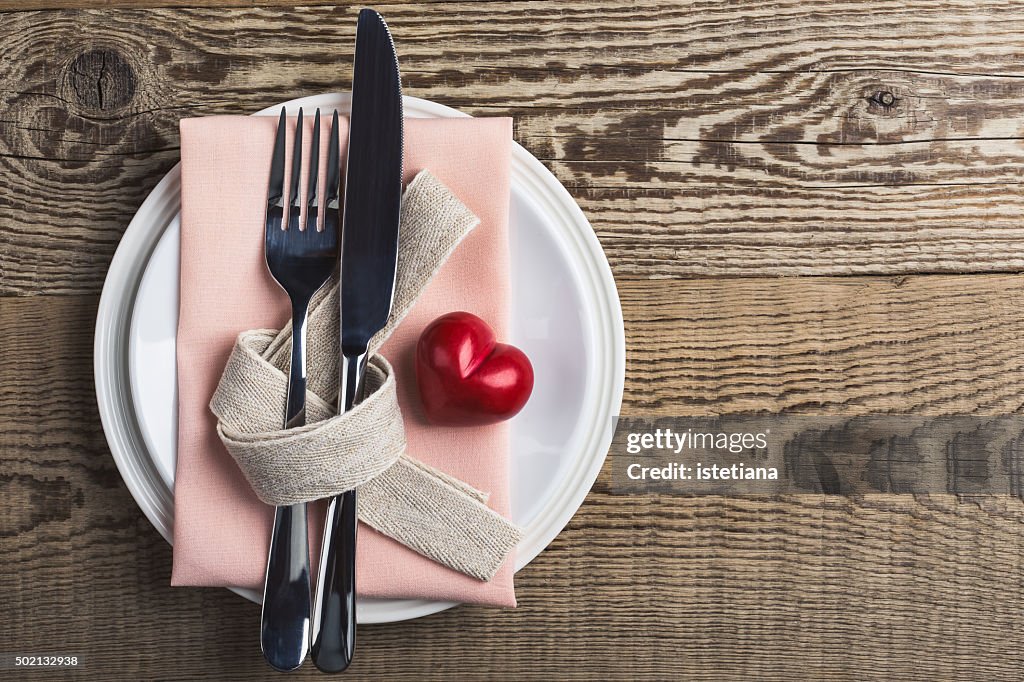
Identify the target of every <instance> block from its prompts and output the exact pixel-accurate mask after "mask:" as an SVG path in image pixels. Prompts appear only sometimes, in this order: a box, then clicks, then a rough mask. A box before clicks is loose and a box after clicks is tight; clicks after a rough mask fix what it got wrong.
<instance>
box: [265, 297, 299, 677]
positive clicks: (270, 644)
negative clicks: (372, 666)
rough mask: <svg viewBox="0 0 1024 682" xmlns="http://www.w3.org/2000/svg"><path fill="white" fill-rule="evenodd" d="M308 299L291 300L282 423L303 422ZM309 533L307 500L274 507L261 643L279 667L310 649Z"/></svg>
mask: <svg viewBox="0 0 1024 682" xmlns="http://www.w3.org/2000/svg"><path fill="white" fill-rule="evenodd" d="M308 310H309V301H308V300H302V299H293V300H292V357H291V370H290V372H289V376H288V400H287V407H286V409H285V428H288V429H291V428H295V427H296V426H302V425H303V424H305V423H306V318H307V313H308ZM309 585H310V579H309V534H308V530H307V517H306V505H305V504H295V505H291V506H282V507H277V509H276V510H275V511H274V528H273V530H272V531H271V534H270V549H269V551H268V554H267V574H266V581H265V582H264V585H263V612H262V614H261V617H260V644H261V645H262V647H263V657H264V658H266V659H267V662H268V663H270V665H272V666H273V667H274V668H276V669H277V670H282V671H288V670H295V669H296V668H298V667H299V666H301V665H302V662H303V661H304V660H305V658H306V654H307V653H308V651H309V614H310V596H309Z"/></svg>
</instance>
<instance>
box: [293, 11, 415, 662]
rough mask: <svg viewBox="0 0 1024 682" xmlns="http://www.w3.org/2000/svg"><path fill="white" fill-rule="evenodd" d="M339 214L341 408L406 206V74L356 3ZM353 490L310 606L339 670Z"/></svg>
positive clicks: (386, 298) (389, 283) (391, 287)
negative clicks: (404, 125)
mask: <svg viewBox="0 0 1024 682" xmlns="http://www.w3.org/2000/svg"><path fill="white" fill-rule="evenodd" d="M348 140H349V141H348V160H347V166H346V169H345V202H344V208H343V214H342V232H341V264H340V269H341V272H340V280H339V297H338V298H339V301H340V306H341V330H340V334H341V357H340V358H339V364H338V367H339V395H338V411H339V412H344V411H347V410H349V409H351V408H352V406H353V405H355V404H356V403H358V402H359V401H360V400H361V399H362V391H363V376H364V374H365V372H366V360H367V351H368V348H369V344H370V339H371V338H372V337H373V335H374V334H376V333H377V332H378V331H380V330H381V329H382V328H383V327H384V325H385V324H387V321H388V316H389V315H390V314H391V301H392V298H393V296H394V291H395V269H396V266H397V262H398V220H399V214H400V212H401V206H402V144H403V134H402V82H401V78H400V77H399V74H398V58H397V57H396V56H395V46H394V43H393V41H392V40H391V33H390V32H389V31H388V27H387V24H386V23H384V17H382V16H381V15H380V14H378V13H377V12H375V11H373V10H371V9H364V10H362V11H360V12H359V20H358V23H357V24H356V53H355V66H354V69H353V76H352V113H351V117H350V122H349V136H348ZM355 554H356V493H355V491H352V492H348V493H345V494H343V495H341V496H338V497H334V498H332V499H331V500H330V501H329V503H328V508H327V520H326V523H325V525H324V542H323V548H322V549H321V552H320V570H319V572H318V576H317V589H316V600H315V603H314V607H313V645H312V654H313V662H314V663H315V664H316V667H317V668H319V669H320V670H322V671H324V672H340V671H342V670H344V669H345V668H347V667H348V666H349V664H350V663H351V662H352V655H353V653H354V651H355V644H356V584H355Z"/></svg>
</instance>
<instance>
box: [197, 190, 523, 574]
mask: <svg viewBox="0 0 1024 682" xmlns="http://www.w3.org/2000/svg"><path fill="white" fill-rule="evenodd" d="M478 223H479V220H478V219H477V217H476V216H474V215H473V214H472V213H471V212H470V211H469V209H468V208H466V207H465V206H464V205H463V204H462V203H461V202H460V201H459V200H458V199H457V198H456V197H455V196H454V195H453V194H452V193H451V192H450V191H449V190H448V188H447V187H445V186H444V185H443V184H442V183H441V182H440V181H439V180H437V179H436V178H434V177H433V176H432V175H430V174H429V173H428V172H426V171H423V172H421V173H420V174H419V175H417V176H416V178H415V179H414V180H413V181H412V183H410V185H409V187H408V189H406V192H405V195H404V197H403V202H402V217H401V228H400V231H399V245H398V274H397V279H396V282H395V299H394V305H393V308H392V313H391V318H390V320H389V321H388V325H387V326H386V327H385V328H384V329H383V330H381V331H380V333H378V334H377V335H376V336H375V337H374V338H373V340H372V341H371V343H370V353H371V358H370V361H369V364H368V367H367V376H366V397H365V398H364V400H363V402H361V403H360V404H359V405H357V406H356V407H355V408H354V409H352V410H350V411H349V412H346V413H345V414H342V415H338V414H336V412H337V409H336V396H337V393H338V371H337V370H338V289H337V284H336V283H334V284H333V285H330V286H328V287H324V289H322V290H321V291H320V292H319V293H318V295H317V296H316V297H315V298H314V300H313V303H312V305H311V306H310V314H309V322H308V339H307V358H308V361H307V364H308V367H309V378H308V385H307V388H308V392H307V397H306V422H307V423H306V426H302V427H299V428H296V429H289V430H282V429H281V423H282V421H283V415H284V413H285V401H286V396H287V391H288V377H287V374H286V372H287V367H288V362H289V355H290V351H291V325H290V324H289V325H285V327H284V329H283V330H281V331H277V330H254V331H247V332H243V333H242V334H240V335H239V337H238V340H237V341H236V343H235V347H234V349H233V350H232V352H231V357H230V358H229V359H228V363H227V366H226V367H225V369H224V374H223V375H222V376H221V380H220V384H219V385H218V386H217V391H216V393H214V396H213V399H212V400H211V402H210V409H211V410H212V411H213V413H214V414H215V415H216V416H217V419H218V424H217V432H218V434H219V435H220V438H221V440H222V441H223V442H224V445H225V446H226V447H227V450H228V452H229V453H231V456H232V457H234V459H235V461H236V462H237V463H238V466H239V467H240V468H241V470H242V473H244V474H245V477H246V479H248V481H249V484H250V485H251V486H252V488H253V490H254V491H255V492H256V495H257V496H258V497H259V498H260V499H261V500H262V501H264V502H266V503H267V504H274V505H283V504H296V503H299V502H308V501H311V500H316V499H320V498H323V497H329V496H332V495H336V494H339V493H342V492H345V491H348V490H353V489H355V488H358V489H359V498H358V500H359V519H360V520H361V521H363V522H364V523H367V524H368V525H370V526H372V527H373V528H375V529H377V530H378V531H380V532H382V533H384V534H385V535H388V536H389V537H392V538H394V539H395V540H397V541H399V542H401V543H402V544H403V545H405V546H407V547H409V548H411V549H413V550H415V551H417V552H419V553H420V554H422V555H424V556H426V557H428V558H430V559H433V560H434V561H437V562H439V563H441V564H443V565H445V566H448V567H449V568H453V569H455V570H457V571H460V572H462V573H465V574H466V575H470V576H473V577H474V578H477V579H479V580H490V579H491V578H492V577H494V574H495V573H496V572H497V571H498V568H500V567H501V565H502V564H503V563H504V561H505V558H506V557H507V556H508V554H509V552H511V551H512V550H513V549H514V548H515V546H516V545H517V544H518V543H519V540H520V538H521V536H522V533H521V531H520V530H519V528H518V527H516V526H515V525H514V524H513V523H511V522H510V521H509V520H507V519H506V518H504V517H503V516H501V515H500V514H498V513H497V512H495V511H494V510H492V509H491V508H489V507H488V506H487V505H486V504H485V502H486V499H487V495H486V494H485V493H483V492H481V491H479V490H476V489H474V488H472V487H471V486H469V485H467V484H465V483H463V482H462V481H459V480H457V479H455V478H453V477H451V476H448V475H447V474H445V473H443V472H441V471H439V470H437V469H434V468H433V467H430V466H427V465H426V464H423V463H422V462H418V461H416V460H415V459H413V458H412V457H410V456H409V455H408V454H406V452H405V448H406V442H405V429H404V427H403V424H402V414H401V411H400V410H399V407H398V396H397V393H396V391H395V377H394V372H393V371H392V369H391V365H389V364H388V361H387V360H385V359H384V358H383V357H382V356H380V355H376V354H375V353H376V350H377V349H378V348H379V347H380V345H381V344H382V343H383V342H384V341H385V340H386V339H387V338H388V336H390V335H391V332H392V331H393V330H394V329H395V327H397V326H398V324H399V323H400V322H401V321H402V319H403V318H404V317H405V314H406V313H407V312H408V311H409V309H410V308H412V305H413V303H415V301H416V299H417V298H418V297H419V295H420V293H421V292H422V291H423V289H424V288H425V287H426V285H427V283H428V282H429V281H430V280H431V278H433V276H434V274H435V273H436V272H437V271H438V270H439V269H440V267H441V265H442V264H444V262H445V260H447V258H448V256H449V255H450V254H451V253H452V251H454V250H455V247H456V246H458V244H459V242H460V241H462V239H463V238H464V237H465V236H466V235H467V234H469V232H470V231H471V230H472V229H473V228H474V227H476V225H477V224H478Z"/></svg>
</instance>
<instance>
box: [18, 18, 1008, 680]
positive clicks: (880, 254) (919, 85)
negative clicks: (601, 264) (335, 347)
mask: <svg viewBox="0 0 1024 682" xmlns="http://www.w3.org/2000/svg"><path fill="white" fill-rule="evenodd" d="M4 4H5V5H6V6H8V7H9V11H6V12H4V13H3V14H0V45H2V46H3V48H2V51H0V294H2V295H0V355H2V358H3V362H2V363H0V417H2V422H3V428H2V429H0V501H2V505H0V653H6V654H15V653H53V652H67V653H77V654H78V655H81V656H83V658H84V661H85V665H84V666H82V667H81V668H80V669H79V670H77V671H76V672H74V673H71V674H69V673H45V672H33V673H31V674H26V673H24V672H23V671H10V670H7V671H0V676H4V675H6V676H7V677H8V678H9V679H19V680H20V679H28V680H31V679H60V678H63V677H74V678H77V679H85V680H104V681H106V680H156V679H159V680H171V679H197V680H256V679H268V680H270V679H279V678H278V677H277V675H276V674H274V673H272V672H270V671H269V670H268V669H267V668H266V667H265V664H264V663H263V661H262V659H261V657H260V654H259V644H258V639H257V637H256V624H257V621H258V618H259V610H258V607H256V606H255V605H253V604H251V603H248V602H246V601H244V600H242V599H240V598H239V597H236V596H235V595H233V594H230V593H229V592H227V591H226V590H223V589H213V588H209V589H182V588H175V589H171V588H170V587H169V586H168V583H169V578H170V565H171V550H170V547H169V546H168V545H167V543H166V542H165V541H164V540H163V539H162V538H161V537H160V536H159V535H158V534H157V533H156V531H155V530H154V529H153V528H152V526H151V525H150V524H149V522H148V521H147V520H146V519H145V518H144V517H143V516H142V514H141V513H140V512H139V510H138V508H137V507H136V505H135V503H134V501H133V500H132V498H131V496H130V495H129V493H128V491H127V489H126V488H125V486H124V484H123V483H122V482H121V479H120V477H119V475H118V473H117V470H116V468H115V467H114V463H113V461H112V459H111V456H110V453H109V450H108V447H107V444H106V441H105V440H104V436H103V432H102V430H101V427H100V422H99V417H98V414H97V407H96V400H95V394H94V387H93V378H92V334H93V324H94V319H95V314H96V308H97V301H98V298H99V294H100V289H101V286H102V283H103V278H104V275H105V272H106V269H107V267H108V265H109V263H110V259H111V257H112V255H113V253H114V250H115V248H116V247H117V244H118V240H119V239H120V237H121V235H122V233H123V232H124V229H125V227H126V226H127V224H128V222H129V220H130V218H131V216H132V215H133V213H134V212H135V210H136V209H137V208H138V206H139V205H140V203H141V202H142V200H143V199H144V197H145V196H146V195H147V193H148V192H149V191H150V190H151V189H152V188H153V186H154V185H155V184H156V182H157V181H158V180H159V179H160V178H161V176H162V175H163V174H164V173H166V172H167V171H168V170H169V169H170V168H171V167H172V166H173V165H174V164H175V163H176V162H177V161H178V132H177V130H178V127H177V126H178V120H179V118H181V117H185V116H198V115H210V114H229V113H230V114H244V113H249V112H252V111H254V110H257V109H259V108H262V107H265V106H268V105H271V104H273V103H276V102H279V101H282V100H285V99H290V98H293V97H298V96H302V95H311V94H314V93H320V92H325V91H333V90H340V89H344V88H345V87H346V86H347V84H348V82H349V74H350V69H351V45H352V40H353V34H354V17H355V12H356V7H355V6H351V7H348V6H346V7H335V6H315V5H313V6H309V5H307V6H301V7H288V6H283V5H282V4H281V3H278V2H274V1H273V0H271V1H270V2H267V3H263V2H260V1H259V0H257V1H256V2H250V1H249V0H166V1H161V0H156V1H154V0H143V2H142V3H134V6H132V5H130V4H129V3H127V2H124V3H118V2H109V1H107V0H20V1H19V2H16V3H15V2H5V3H4ZM118 4H122V5H124V7H120V8H118V7H115V5H118ZM183 4H187V5H191V7H189V8H183V7H181V5H183ZM143 5H144V6H143ZM162 5H166V6H162ZM200 5H201V7H200ZM253 5H265V6H259V7H254V6H253ZM378 6H379V8H380V9H381V10H382V12H383V13H384V14H385V15H386V17H387V18H388V21H389V23H390V25H391V26H392V28H393V31H394V34H395V36H396V41H397V45H398V51H399V55H400V58H401V62H402V71H403V76H404V85H405V92H406V93H407V94H410V95H414V96H417V97H424V98H428V99H432V100H435V101H438V102H442V103H444V104H447V105H450V106H453V107H457V108H459V109H462V110H463V111H466V112H469V113H471V114H474V115H480V116H494V115H502V116H506V115H507V116H513V117H515V137H516V139H517V140H518V141H519V142H520V143H522V144H523V145H524V146H525V147H526V148H527V149H528V150H529V151H531V152H532V153H533V154H535V155H536V156H537V157H538V158H540V159H541V160H542V161H543V162H544V164H545V165H546V166H547V167H548V168H550V169H551V170H552V171H553V172H554V173H555V175H556V176H557V177H558V178H559V180H561V182H562V183H564V185H565V186H566V187H567V188H568V189H569V191H570V192H571V193H572V195H573V196H574V197H575V198H576V200H577V201H578V202H579V204H580V206H581V207H582V208H583V210H584V212H585V213H586V214H587V216H588V217H589V219H590V221H591V223H592V225H593V228H594V230H595V231H596V233H597V236H598V237H599V239H600V241H601V243H602V244H603V246H604V248H605V251H606V253H607V255H608V258H609V260H610V262H611V265H612V269H613V271H614V273H615V277H616V280H617V283H618V287H619V293H620V296H621V299H622V307H623V313H624V316H625V320H626V336H627V339H626V340H627V348H628V362H627V378H626V388H625V396H624V405H623V413H624V414H630V415H647V414H652V415H700V414H728V413H733V412H740V411H747V410H763V411H772V412H781V411H790V412H800V413H804V414H816V413H817V414H825V413H827V414H850V415H855V414H865V413H872V412H913V413H920V414H940V415H941V414H974V413H977V414H1007V413H1015V412H1020V411H1022V405H1024V393H1022V388H1021V386H1022V380H1024V352H1022V351H1024V348H1022V343H1021V342H1022V340H1024V314H1022V313H1021V304H1020V303H1021V300H1022V297H1024V277H1022V276H1021V275H1019V274H1018V272H1020V271H1024V228H1022V227H1021V219H1020V217H1019V214H1018V211H1020V210H1021V208H1022V207H1024V196H1022V193H1021V187H1022V185H1021V182H1022V176H1024V143H1022V128H1024V119H1022V115H1024V7H1021V6H1020V5H1019V4H1018V3H1014V2H1011V1H1009V0H984V1H979V2H956V1H954V0H920V1H919V2H915V3H904V2H896V1H892V0H884V1H877V2H867V1H857V0H846V1H843V0H831V1H817V0H777V1H771V2H761V1H759V0H722V1H715V2H692V3H678V4H677V3H673V2H668V1H667V0H650V1H648V0H640V1H636V2H629V3H622V2H616V1H614V0H588V1H585V2H518V1H509V0H504V1H501V2H498V1H485V2H465V3H440V2H438V3H411V2H409V3H404V2H394V1H393V0H382V1H381V2H379V3H378ZM30 10H31V11H30ZM609 478H610V477H609V475H608V471H607V469H606V471H605V472H604V473H603V474H602V477H601V478H600V479H599V481H598V482H597V484H596V485H595V487H594V489H593V491H592V492H591V493H590V495H589V497H588V498H587V500H586V502H585V503H584V505H583V506H582V508H581V509H580V510H579V513H578V514H577V515H576V517H575V518H574V519H573V521H572V522H571V523H570V524H569V526H568V527H567V528H566V529H565V531H564V532H563V533H562V534H561V535H560V536H559V537H558V538H557V539H556V540H555V541H554V542H553V543H552V544H551V546H550V547H549V548H548V549H547V550H546V551H545V552H544V553H543V554H541V555H540V556H539V557H538V558H537V559H536V560H535V561H534V562H533V563H531V564H530V565H529V566H528V567H526V568H525V569H524V570H523V571H522V572H521V573H520V574H519V576H518V580H517V582H518V595H519V600H520V607H519V608H518V609H516V610H515V611H500V610H488V609H484V608H474V607H460V608H456V609H453V610H451V611H448V612H445V613H441V614H438V615H434V616H430V617H428V618H423V619H421V620H417V621H414V622H410V623H402V624H394V625H383V626H368V627H362V628H360V632H359V636H360V645H359V655H358V657H357V662H356V664H355V666H354V668H353V670H352V672H351V674H350V675H349V676H348V678H347V679H410V680H413V679H414V680H421V679H428V678H436V679H515V680H525V679H537V680H552V679H591V678H595V677H600V678H607V679H630V678H636V679H641V678H642V679H673V678H684V677H685V678H688V679H769V680H774V679H778V680H789V679H823V678H825V679H853V680H862V679H904V680H907V679H919V680H933V679H979V680H980V679H984V680H995V679H1006V680H1011V679H1020V678H1021V675H1022V673H1021V669H1022V664H1024V654H1022V653H1021V651H1022V650H1024V647H1022V644H1021V636H1022V634H1024V632H1022V631H1024V572H1022V563H1024V560H1022V557H1024V525H1022V522H1024V504H1021V503H1020V501H1019V500H1015V499H1007V498H998V497H993V498H991V499H988V500H981V501H972V502H966V501H958V500H957V499H956V498H953V497H948V496H946V497H943V496H932V497H918V498H915V497H912V496H902V497H897V496H875V497H866V498H861V499H851V498H841V497H822V496H791V497H783V498H780V499H771V500H764V499H762V500H756V499H742V498H726V497H695V498H682V497H670V496H653V495H652V496H623V495H616V494H614V492H613V491H612V490H611V487H610V484H609ZM314 677H317V674H316V672H315V670H314V669H313V668H312V667H311V666H307V667H306V668H304V669H303V670H302V671H301V672H300V673H298V674H297V675H294V676H293V678H297V679H306V678H314Z"/></svg>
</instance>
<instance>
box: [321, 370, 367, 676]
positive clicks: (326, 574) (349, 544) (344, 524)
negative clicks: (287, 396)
mask: <svg viewBox="0 0 1024 682" xmlns="http://www.w3.org/2000/svg"><path fill="white" fill-rule="evenodd" d="M365 373H366V351H365V350H363V351H362V352H359V353H345V354H344V356H343V357H342V358H341V363H340V367H339V377H338V384H339V395H338V405H339V406H340V408H341V409H340V410H339V411H340V412H348V411H349V410H350V409H352V407H353V406H354V405H355V404H356V403H358V402H359V401H361V400H362V398H363V395H362V394H363V378H364V376H365ZM357 525H358V523H357V509H356V491H355V490H350V491H348V492H347V493H342V494H341V495H337V496H335V497H333V498H331V500H330V501H329V502H328V503H327V519H326V521H325V523H324V541H323V546H322V547H321V549H320V570H319V571H318V573H317V586H316V601H315V604H314V607H313V646H312V648H311V652H312V655H313V663H314V664H315V665H316V667H317V668H319V669H320V670H321V671H323V672H326V673H338V672H341V671H343V670H345V669H346V668H348V666H349V664H351V663H352V657H353V655H354V654H355V649H356V526H357Z"/></svg>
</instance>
